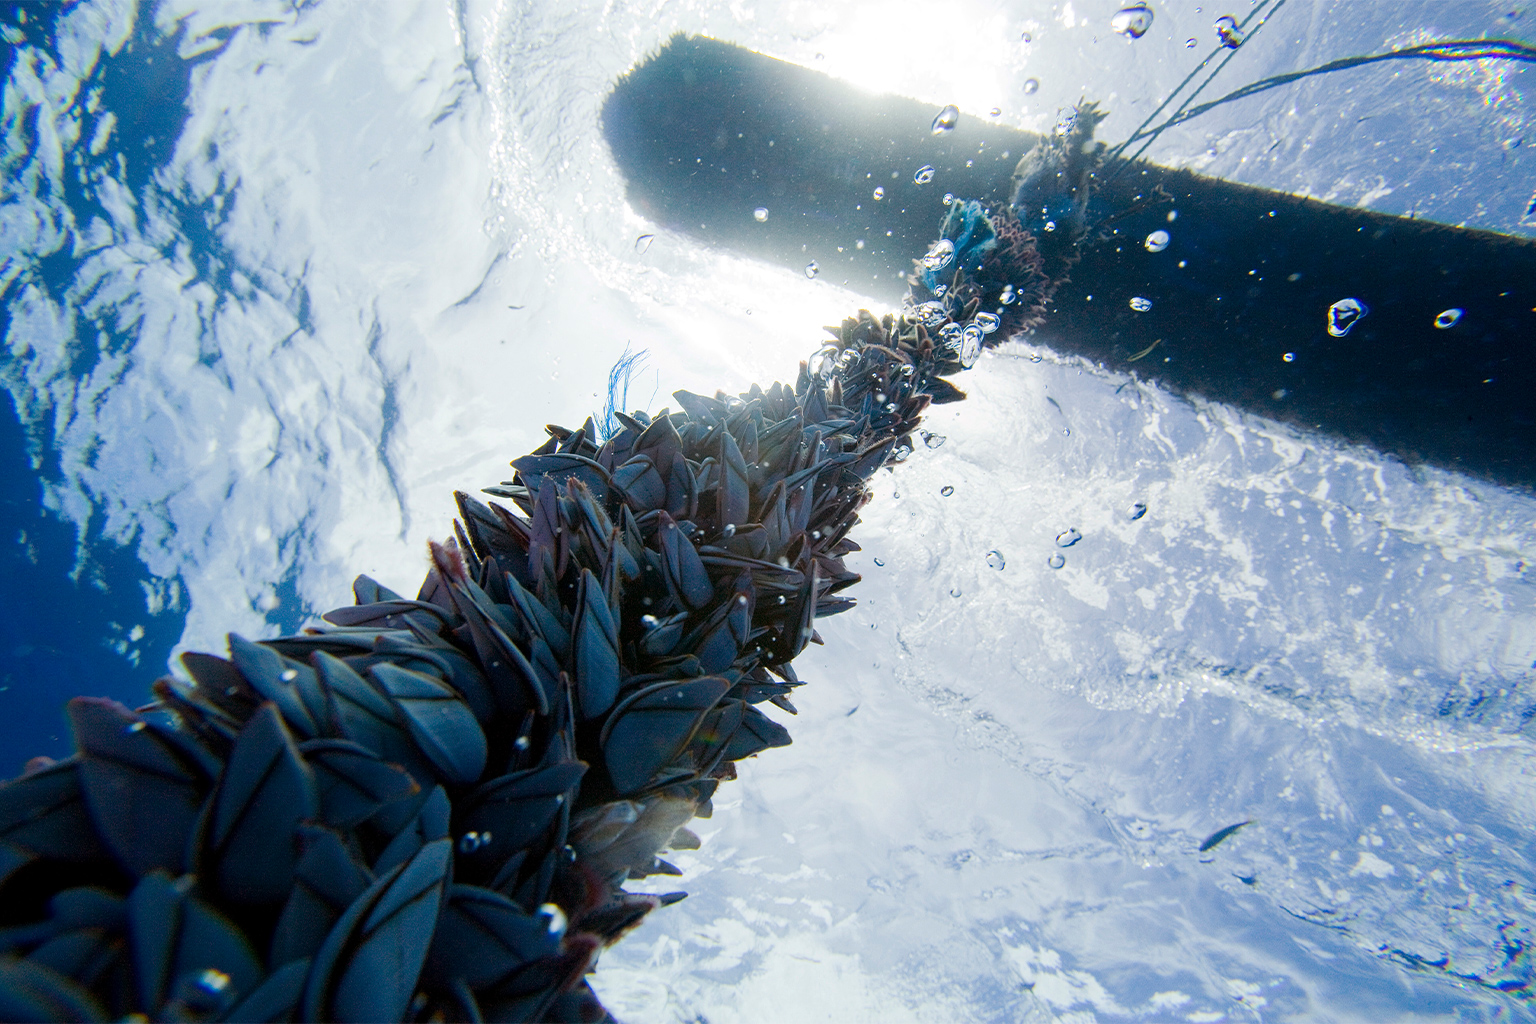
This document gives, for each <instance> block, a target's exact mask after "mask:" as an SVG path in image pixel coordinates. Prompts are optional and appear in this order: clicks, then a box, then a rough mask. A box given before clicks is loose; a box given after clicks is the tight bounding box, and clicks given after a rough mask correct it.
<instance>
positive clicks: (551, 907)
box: [539, 903, 567, 935]
mask: <svg viewBox="0 0 1536 1024" xmlns="http://www.w3.org/2000/svg"><path fill="white" fill-rule="evenodd" d="M539 916H540V917H547V918H549V924H547V925H546V926H545V927H546V928H548V929H549V934H551V935H564V934H565V929H566V925H567V921H566V917H565V911H563V910H561V909H560V905H559V904H557V903H545V904H543V905H542V906H540V907H539Z"/></svg>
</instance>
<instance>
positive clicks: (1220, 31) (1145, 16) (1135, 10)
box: [1109, 0, 1243, 50]
mask: <svg viewBox="0 0 1536 1024" xmlns="http://www.w3.org/2000/svg"><path fill="white" fill-rule="evenodd" d="M1195 9H1196V10H1197V11H1198V10H1199V8H1198V7H1197V8H1195ZM1109 27H1110V28H1111V29H1113V30H1114V32H1115V33H1116V34H1117V35H1122V36H1125V37H1126V38H1127V39H1140V38H1141V37H1142V36H1144V35H1146V34H1147V31H1148V30H1149V29H1151V28H1152V8H1151V7H1149V6H1147V4H1146V2H1145V0H1137V2H1136V3H1133V4H1131V5H1130V6H1129V7H1122V8H1121V9H1120V10H1118V11H1116V12H1115V14H1114V16H1113V17H1111V18H1110V19H1109ZM1214 27H1215V29H1216V40H1217V42H1219V43H1221V45H1222V46H1225V47H1227V48H1228V49H1231V50H1235V49H1237V48H1238V47H1239V46H1242V45H1243V34H1242V32H1240V31H1238V27H1237V19H1236V18H1234V17H1232V16H1231V15H1230V14H1223V15H1222V16H1221V17H1219V18H1217V19H1216V24H1215V26H1214ZM1197 45H1199V41H1198V40H1197V39H1195V38H1194V37H1190V38H1189V39H1186V40H1185V41H1184V47H1185V49H1190V50H1192V49H1194V48H1195V47H1196V46H1197Z"/></svg>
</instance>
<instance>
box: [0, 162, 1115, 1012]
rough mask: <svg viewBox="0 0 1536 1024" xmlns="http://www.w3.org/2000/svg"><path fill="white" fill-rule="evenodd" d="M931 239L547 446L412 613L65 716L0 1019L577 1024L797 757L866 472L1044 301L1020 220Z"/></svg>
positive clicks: (38, 813) (984, 217)
mask: <svg viewBox="0 0 1536 1024" xmlns="http://www.w3.org/2000/svg"><path fill="white" fill-rule="evenodd" d="M1079 152H1082V150H1081V149H1079ZM1051 180H1052V182H1053V183H1054V182H1056V181H1057V180H1058V179H1056V178H1052V179H1051ZM1085 199H1086V195H1085V194H1077V195H1075V196H1074V201H1075V202H1077V203H1079V204H1080V203H1081V202H1082V201H1083V200H1085ZM1069 212H1071V211H1069ZM1077 222H1078V223H1080V218H1078V219H1077ZM942 232H943V239H942V242H943V243H944V244H941V245H937V246H936V247H935V248H936V249H938V250H942V252H941V254H940V255H941V257H942V258H938V259H930V258H925V260H922V261H918V265H917V268H916V272H915V273H914V275H913V278H912V289H913V293H912V296H911V299H910V301H909V303H908V305H907V307H906V309H905V310H904V311H903V312H902V313H901V314H900V315H894V314H888V315H885V316H882V317H876V316H874V315H873V314H871V313H870V312H869V311H867V310H860V311H859V314H858V316H856V317H850V318H848V319H846V320H844V321H843V323H842V324H841V325H838V326H836V327H833V328H829V330H830V331H831V334H832V339H833V340H832V341H831V342H830V343H828V344H827V345H826V346H824V347H823V348H822V349H821V350H820V351H819V352H818V353H816V355H814V356H813V357H812V358H811V359H810V360H808V361H807V362H803V363H801V365H800V370H799V374H798V376H797V378H796V380H795V383H794V385H793V386H789V385H786V384H782V383H776V384H774V385H772V386H771V387H769V388H767V389H763V388H760V387H757V386H755V385H754V386H753V387H752V388H751V390H749V391H747V392H745V393H742V394H739V395H727V394H725V393H723V392H719V393H716V394H715V395H714V396H713V397H709V396H704V395H695V394H690V393H689V392H686V391H679V392H676V393H675V395H674V398H675V400H676V402H677V408H676V410H663V411H662V412H660V413H658V414H656V415H654V416H648V415H647V414H645V413H643V412H635V413H632V414H628V415H626V414H625V413H623V412H619V411H614V412H613V413H612V424H611V426H610V427H609V428H608V429H602V430H601V431H600V428H599V425H597V424H595V423H594V422H593V420H591V419H588V421H587V422H586V423H585V424H583V425H582V426H581V427H579V428H577V429H575V430H569V429H566V428H563V427H557V426H550V427H548V428H547V429H548V433H549V435H550V436H549V440H548V441H547V442H546V443H545V444H544V445H543V446H541V447H540V448H538V449H537V450H536V451H534V452H533V453H531V454H529V455H525V456H523V457H522V458H520V459H517V460H515V461H514V462H513V463H512V467H513V469H514V473H513V475H512V479H511V480H508V481H504V482H503V483H501V484H500V485H498V486H495V487H490V488H487V489H486V490H487V492H488V493H489V495H490V496H491V497H493V498H499V499H501V501H500V502H497V501H488V502H484V501H481V500H479V499H477V498H475V497H472V496H470V495H469V494H465V493H458V494H457V495H456V497H457V499H458V507H459V519H458V520H457V522H455V524H454V537H453V538H452V539H450V540H448V541H447V542H446V543H444V544H440V545H439V544H433V545H432V546H431V558H432V567H431V569H430V571H429V572H428V574H427V577H426V580H425V582H424V583H423V584H422V586H421V588H420V591H419V592H418V593H417V594H416V596H415V597H413V598H406V597H403V596H401V595H399V594H396V593H394V592H392V591H390V590H388V589H386V588H385V587H383V586H381V585H380V584H378V583H376V582H374V581H373V580H371V579H369V578H368V577H366V576H362V577H359V578H358V579H357V581H356V583H355V584H354V592H355V597H356V604H355V605H353V606H350V607H346V608H339V609H337V610H335V611H332V612H328V613H327V614H326V615H324V616H323V620H324V621H323V623H321V624H318V625H315V626H313V627H311V628H308V629H306V630H304V632H303V633H302V634H301V635H297V636H288V637H282V638H279V639H275V640H267V641H262V642H255V643H253V642H251V641H248V640H245V639H243V638H241V637H239V636H235V635H231V636H230V637H229V656H228V657H227V658H221V657H215V656H212V655H208V654H187V655H185V656H183V659H182V662H183V665H184V666H185V668H186V671H187V674H188V676H189V677H190V678H191V680H192V683H191V684H190V685H189V684H187V683H184V682H181V681H178V680H177V679H174V678H171V677H167V678H163V679H161V680H159V681H158V682H156V683H155V685H154V693H155V698H156V700H155V703H153V704H152V705H150V706H148V707H146V708H142V709H140V710H138V711H132V710H129V709H128V708H125V707H122V706H121V705H118V704H115V703H113V702H109V701H104V700H98V699H93V698H88V697H77V698H75V699H74V700H72V701H70V703H69V716H70V719H71V722H72V724H73V726H74V730H75V741H76V747H77V752H76V753H75V754H74V755H73V756H71V757H69V758H67V759H66V760H63V761H60V762H58V763H45V762H42V761H40V762H38V763H35V764H33V765H32V766H30V770H29V771H28V772H27V773H26V774H24V775H23V776H22V777H20V778H18V779H15V780H12V781H10V782H7V783H5V784H4V785H0V1018H3V1019H39V1020H40V1019H78V1020H94V1019H101V1020H106V1019H122V1018H124V1017H127V1016H132V1015H141V1016H142V1017H144V1018H149V1019H156V1020H162V1019H163V1020H198V1021H204V1020H262V1021H277V1020H296V1019H297V1020H322V1019H323V1020H332V1019H334V1020H403V1019H408V1020H513V1021H525V1020H562V1021H576V1020H580V1021H596V1020H602V1019H605V1018H606V1013H605V1011H604V1010H603V1008H602V1007H601V1005H600V1004H599V1003H598V1001H597V999H596V997H595V995H594V994H593V992H592V990H591V989H590V987H589V986H588V985H587V982H586V975H587V973H588V972H589V971H590V970H591V969H592V967H593V966H594V963H595V958H596V956H597V953H598V951H599V950H600V949H601V948H602V947H604V946H605V945H607V944H609V943H612V942H613V941H615V940H616V939H617V938H619V937H620V936H621V935H623V934H624V933H625V932H626V931H628V930H629V929H631V928H633V927H635V925H636V924H638V923H639V922H640V920H641V919H643V918H644V917H645V915H646V914H648V913H649V912H650V911H651V910H653V909H656V908H657V907H659V906H662V905H665V904H667V903H670V902H673V901H674V900H676V899H679V898H681V897H682V895H683V894H682V893H674V894H671V895H661V896H657V895H649V894H640V893H631V892H628V891H626V890H625V889H624V883H625V882H626V881H628V880H630V879H637V878H643V877H646V876H650V875H657V874H662V875H675V874H678V873H679V872H678V870H677V869H676V868H675V867H673V866H672V865H671V864H669V863H667V861H666V860H665V859H663V855H664V854H665V852H666V851H667V850H668V849H689V848H693V847H696V846H697V845H698V842H699V841H698V838H697V837H696V836H695V835H694V834H693V833H692V832H690V831H689V830H688V828H687V824H688V822H689V821H691V820H692V819H693V818H694V817H696V816H698V817H708V816H709V815H710V813H711V798H712V797H713V795H714V793H715V791H716V788H717V787H718V786H719V785H720V783H721V782H723V781H726V780H729V779H731V778H734V777H735V774H736V769H735V762H737V761H739V760H741V759H742V758H745V757H751V756H754V755H755V754H757V753H759V752H761V751H763V750H766V749H769V748H771V747H777V746H783V745H785V744H787V743H789V733H788V731H787V730H786V729H785V728H784V726H783V725H782V724H781V723H780V721H778V720H776V719H775V718H774V717H771V716H770V715H769V714H765V713H764V711H763V708H764V706H765V705H772V706H774V707H775V708H776V709H777V711H779V712H783V713H787V714H791V715H792V714H794V713H795V708H794V705H793V703H792V702H791V696H792V694H793V692H794V690H795V689H796V688H797V687H798V686H800V685H801V680H800V679H799V678H798V677H797V676H796V674H795V670H794V668H793V665H792V663H793V661H794V659H795V657H796V656H797V655H798V654H799V653H800V652H801V651H802V650H803V649H804V648H805V647H806V645H807V644H808V643H819V642H820V639H821V638H820V637H819V635H818V634H817V632H816V621H817V619H818V618H821V617H825V616H828V615H833V614H836V613H837V612H839V611H842V610H844V609H846V608H848V607H849V606H851V604H852V601H851V599H850V598H848V597H847V596H845V593H844V592H845V591H846V590H847V589H848V588H849V587H851V586H852V585H853V584H854V583H856V582H858V579H859V577H858V575H857V574H855V573H853V572H850V571H849V570H848V569H847V567H846V566H845V565H844V562H843V559H844V556H846V555H847V554H848V553H850V552H852V551H856V550H858V545H857V544H856V543H855V541H854V540H853V539H852V537H851V536H850V531H851V530H852V529H853V527H854V525H855V524H856V523H857V522H858V512H859V509H860V508H861V507H862V506H863V505H864V504H865V503H866V502H867V501H868V500H869V497H870V486H869V484H870V479H871V477H873V476H874V474H875V473H876V472H878V471H879V470H880V469H881V468H882V467H883V466H886V465H887V464H888V463H891V462H895V461H900V460H901V459H903V458H905V457H906V455H907V454H910V452H911V450H912V435H913V433H914V432H915V431H916V430H917V428H918V426H919V424H920V423H921V420H922V416H923V412H924V410H925V409H926V408H927V407H928V405H929V404H930V403H931V402H949V401H955V400H958V399H960V398H963V397H964V395H963V394H962V393H961V392H960V391H959V390H958V389H956V388H955V387H954V386H953V385H952V384H950V383H949V382H948V381H947V380H946V379H945V378H946V376H949V375H952V374H954V373H955V372H957V371H959V370H960V369H962V368H964V367H966V366H969V365H970V364H971V363H972V362H974V360H975V356H976V353H977V352H979V351H980V350H981V348H983V347H985V346H987V345H990V344H993V343H994V342H995V341H998V340H1001V339H1002V338H1004V337H1006V336H1007V335H1008V334H1009V333H1012V332H1013V331H1016V330H1019V329H1021V328H1023V327H1025V326H1028V325H1029V324H1031V323H1033V322H1034V321H1035V320H1036V319H1038V318H1039V316H1040V315H1041V314H1042V312H1043V311H1044V308H1045V303H1046V301H1047V300H1048V299H1049V296H1050V293H1051V290H1052V289H1053V288H1054V285H1055V280H1054V279H1053V277H1052V276H1051V273H1050V271H1049V270H1048V266H1047V258H1046V257H1045V256H1043V255H1042V253H1041V251H1040V248H1039V247H1038V246H1037V236H1036V235H1035V234H1034V233H1033V232H1031V231H1029V230H1028V229H1027V228H1026V227H1025V226H1024V225H1023V224H1021V222H1020V219H1019V217H1018V216H1016V215H1015V213H1014V212H1013V211H1012V210H1009V209H1006V208H1005V209H1002V210H1000V211H999V212H997V213H996V214H993V213H991V212H989V211H988V210H986V209H985V208H983V207H982V206H981V205H980V204H978V203H974V202H972V203H962V204H958V205H957V206H956V207H955V208H954V209H953V210H952V211H951V213H950V215H949V216H948V217H947V218H946V220H945V222H944V225H943V227H942ZM1065 234H1066V233H1065V232H1064V236H1065ZM930 256H932V254H930ZM1054 258H1056V259H1057V262H1058V264H1060V265H1062V266H1065V263H1064V262H1063V260H1062V257H1060V256H1057V257H1054Z"/></svg>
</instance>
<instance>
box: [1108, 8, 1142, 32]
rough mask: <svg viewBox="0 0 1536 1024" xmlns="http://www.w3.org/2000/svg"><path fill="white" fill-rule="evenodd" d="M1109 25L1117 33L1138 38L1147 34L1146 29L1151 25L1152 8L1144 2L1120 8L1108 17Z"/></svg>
mask: <svg viewBox="0 0 1536 1024" xmlns="http://www.w3.org/2000/svg"><path fill="white" fill-rule="evenodd" d="M1109 27H1110V28H1112V29H1114V31H1115V33H1116V34H1117V35H1122V36H1126V37H1128V38H1130V39H1140V38H1141V37H1142V36H1144V35H1146V34H1147V29H1149V28H1151V27H1152V9H1151V8H1150V7H1148V6H1147V5H1146V4H1136V5H1135V6H1134V7H1126V8H1122V9H1121V10H1119V11H1117V12H1116V13H1115V16H1114V17H1113V18H1110V19H1109Z"/></svg>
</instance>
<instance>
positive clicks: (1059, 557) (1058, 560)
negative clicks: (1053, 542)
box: [1045, 551, 1067, 569]
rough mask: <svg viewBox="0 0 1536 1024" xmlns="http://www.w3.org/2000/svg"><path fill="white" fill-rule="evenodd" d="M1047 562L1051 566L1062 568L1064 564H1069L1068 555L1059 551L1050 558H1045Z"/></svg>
mask: <svg viewBox="0 0 1536 1024" xmlns="http://www.w3.org/2000/svg"><path fill="white" fill-rule="evenodd" d="M1045 564H1046V565H1048V566H1050V567H1051V568H1052V569H1060V568H1061V567H1062V566H1064V565H1066V564H1067V556H1066V555H1063V554H1062V553H1061V552H1060V551H1058V552H1056V553H1055V554H1053V555H1052V556H1051V557H1050V558H1047V559H1046V560H1045Z"/></svg>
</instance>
